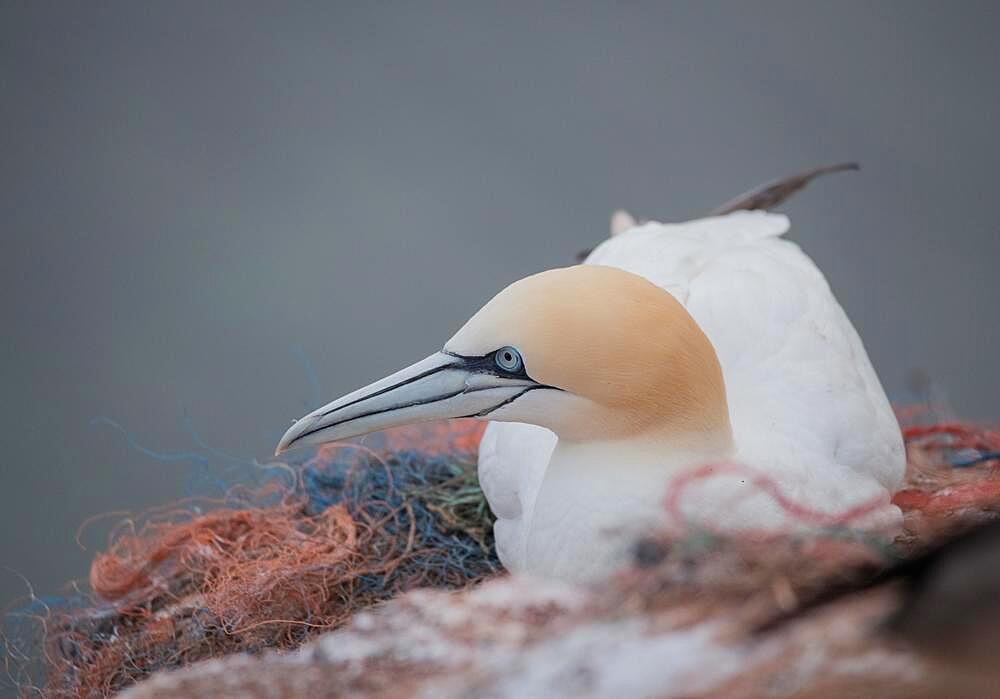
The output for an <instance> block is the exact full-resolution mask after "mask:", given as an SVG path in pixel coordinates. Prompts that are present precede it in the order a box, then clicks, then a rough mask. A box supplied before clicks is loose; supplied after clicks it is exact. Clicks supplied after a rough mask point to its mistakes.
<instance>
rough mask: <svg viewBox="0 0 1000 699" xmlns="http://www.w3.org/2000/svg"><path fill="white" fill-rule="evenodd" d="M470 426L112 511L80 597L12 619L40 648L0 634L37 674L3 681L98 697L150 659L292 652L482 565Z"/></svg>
mask: <svg viewBox="0 0 1000 699" xmlns="http://www.w3.org/2000/svg"><path fill="white" fill-rule="evenodd" d="M480 434H481V427H480V426H479V425H477V424H475V423H472V424H467V423H461V422H458V423H455V424H452V425H448V426H442V427H440V428H437V429H434V428H427V429H409V430H405V431H397V432H396V433H394V434H390V435H386V436H383V438H382V440H381V444H380V445H376V446H371V445H367V446H364V447H362V446H360V445H341V446H334V445H331V446H328V447H324V448H321V449H320V450H318V451H317V452H314V453H311V454H308V455H307V456H308V458H306V459H304V460H303V461H302V462H300V463H291V464H288V465H287V468H283V469H281V470H280V471H279V474H278V476H277V477H275V478H273V479H272V480H270V481H268V482H265V483H264V484H263V485H262V486H261V487H259V488H253V489H247V488H234V489H233V490H231V491H230V492H229V493H228V495H227V497H226V498H225V499H224V500H222V501H218V502H212V501H201V500H193V501H188V502H185V503H182V504H181V505H178V506H175V507H173V508H171V509H168V510H161V511H154V512H151V513H147V514H146V515H145V516H144V517H143V518H142V519H141V521H139V522H136V521H132V520H129V521H127V522H124V523H123V524H122V525H120V526H119V527H118V528H117V529H116V530H115V531H114V532H113V533H112V536H111V540H110V543H109V546H108V548H107V549H106V550H104V551H103V552H101V553H99V554H98V555H97V556H96V557H95V558H94V561H93V564H92V566H91V571H90V581H89V582H90V590H91V593H90V594H89V595H87V596H86V597H85V598H82V599H78V600H76V601H75V603H73V604H70V605H69V606H64V607H62V608H59V607H51V606H46V608H44V609H35V610H34V613H30V614H28V615H24V614H22V615H20V617H21V620H22V621H24V620H25V619H29V620H33V621H34V622H35V623H36V624H37V627H38V630H40V631H41V634H40V637H38V636H36V642H37V643H38V644H40V647H36V648H30V647H25V641H24V639H14V638H8V643H7V645H8V665H11V664H14V665H16V664H17V661H18V660H19V659H20V660H24V661H28V660H29V659H30V658H31V657H32V656H33V657H34V659H35V660H40V662H41V664H42V666H43V667H42V668H41V671H42V672H41V674H42V675H43V676H44V683H42V684H41V686H35V684H33V683H32V679H31V677H30V675H32V674H34V675H36V676H37V675H38V674H39V672H38V668H37V667H36V668H32V667H30V665H31V663H26V664H22V665H21V666H20V667H18V668H16V669H14V670H13V672H15V673H16V675H15V677H14V679H15V680H16V681H17V682H18V683H19V684H20V686H21V688H22V690H23V691H24V693H28V692H29V691H32V690H34V691H37V692H39V693H40V694H43V695H45V696H107V695H110V694H113V693H115V692H116V691H118V690H120V689H122V688H124V687H126V686H129V685H130V684H133V683H134V682H136V681H138V680H140V679H142V678H144V677H146V676H147V675H149V674H150V673H152V672H155V671H158V670H162V669H165V668H172V667H180V666H183V665H187V664H189V663H191V662H194V661H197V660H202V659H205V658H214V657H220V656H223V655H228V654H230V653H235V652H249V653H257V652H260V651H262V650H265V649H288V648H294V647H297V646H298V645H300V644H301V643H302V642H303V641H305V640H306V639H308V638H310V637H311V636H313V635H316V634H317V633H319V632H321V631H324V630H329V629H332V628H335V627H337V626H339V625H341V624H342V623H343V622H345V621H346V620H347V619H349V618H350V617H351V616H352V615H353V614H354V613H355V612H356V611H358V610H360V609H365V608H368V607H371V606H372V605H374V604H377V603H379V602H381V601H384V600H387V599H390V598H392V597H394V596H395V595H397V594H399V593H401V592H404V591H406V590H410V589H413V588H417V587H435V588H445V589H449V588H460V587H464V586H467V585H470V584H472V583H475V582H477V581H479V580H482V579H484V578H486V577H488V576H491V575H493V574H495V573H497V572H498V571H499V570H500V566H499V561H498V560H497V558H496V554H495V551H494V547H493V539H492V519H491V516H490V512H489V509H488V506H487V504H486V501H485V498H484V497H483V495H482V492H481V491H480V489H479V487H478V484H477V481H476V470H475V463H476V462H475V454H476V452H475V448H476V445H477V444H478V439H479V436H480ZM404 445H405V446H404ZM206 506H207V507H211V508H212V509H209V510H208V511H205V509H206ZM36 606H37V605H36Z"/></svg>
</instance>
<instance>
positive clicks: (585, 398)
mask: <svg viewBox="0 0 1000 699" xmlns="http://www.w3.org/2000/svg"><path fill="white" fill-rule="evenodd" d="M454 417H475V418H479V419H484V420H501V421H506V422H526V423H530V424H535V425H540V426H542V427H547V428H549V429H551V430H552V431H554V432H555V433H556V434H557V435H559V437H560V439H564V440H569V441H578V442H585V441H594V440H601V441H611V440H616V439H624V438H631V437H636V436H640V435H646V434H648V435H651V436H665V437H667V438H669V437H672V436H674V437H678V438H680V437H686V436H691V435H713V436H714V435H716V434H723V433H725V434H728V432H729V415H728V408H727V405H726V399H725V388H724V384H723V379H722V371H721V369H720V367H719V362H718V359H717V357H716V354H715V350H714V349H713V347H712V345H711V343H710V342H709V340H708V338H707V337H705V335H704V333H703V332H702V331H701V329H700V328H699V327H698V325H697V324H696V323H695V321H694V319H693V318H691V316H690V315H689V314H688V313H687V311H686V310H685V309H684V307H683V306H682V305H681V304H680V303H678V302H677V301H676V300H675V299H674V298H673V297H672V296H671V295H670V294H668V293H667V292H666V291H663V290H662V289H660V288H659V287H657V286H655V285H654V284H652V283H650V282H649V281H647V280H645V279H643V278H642V277H639V276H637V275H634V274H631V273H629V272H625V271H622V270H619V269H615V268H612V267H601V266H596V265H583V266H576V267H567V268H565V269H555V270H551V271H548V272H542V273H540V274H535V275H533V276H530V277H527V278H525V279H522V280H520V281H518V282H515V283H514V284H511V285H510V286H508V287H507V288H506V289H504V290H503V291H501V292H500V293H499V294H497V295H496V296H495V297H493V298H492V299H491V300H490V301H489V302H488V303H487V304H486V305H485V306H483V308H482V309H480V310H479V311H478V312H477V313H476V314H475V315H473V316H472V318H470V319H469V321H468V322H467V323H466V324H465V325H464V326H463V327H462V328H461V329H460V330H459V331H458V332H457V333H456V334H455V335H454V337H452V338H451V339H450V340H448V342H447V343H445V346H444V348H443V349H442V350H441V351H440V352H435V353H434V354H432V355H431V356H429V357H427V358H426V359H423V360H422V361H419V362H417V363H416V364H413V365H411V366H409V367H407V368H406V369H403V370H401V371H398V372H396V373H395V374H392V375H391V376H388V377H386V378H384V379H381V380H380V381H376V382H375V383H373V384H371V385H369V386H366V387H365V388H362V389H359V390H357V391H354V392H353V393H350V394H348V395H346V396H343V397H342V398H338V399H337V400H335V401H333V402H332V403H329V404H328V405H325V406H323V407H322V408H320V409H318V410H316V411H314V412H312V413H310V414H309V415H307V416H305V417H304V418H302V419H301V420H299V421H297V422H296V423H295V424H294V425H292V427H291V428H290V429H289V430H288V432H287V433H285V436H284V437H283V438H282V439H281V442H280V443H279V445H278V452H279V453H280V452H282V451H285V450H287V449H290V448H293V447H297V446H304V445H308V444H320V443H324V442H331V441H335V440H339V439H345V438H348V437H354V436H358V435H362V434H366V433H369V432H374V431H377V430H382V429H385V428H388V427H393V426H397V425H403V424H409V423H415V422H422V421H427V420H440V419H445V418H454Z"/></svg>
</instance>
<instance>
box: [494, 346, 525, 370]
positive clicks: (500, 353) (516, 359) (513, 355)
mask: <svg viewBox="0 0 1000 699" xmlns="http://www.w3.org/2000/svg"><path fill="white" fill-rule="evenodd" d="M493 361H494V362H495V363H496V365H497V366H498V367H499V368H500V369H503V370H504V371H507V372H510V373H511V374H516V373H517V372H519V371H521V368H522V367H523V366H524V362H523V361H522V360H521V353H520V352H518V351H517V350H516V349H514V348H513V347H501V348H500V349H498V350H497V351H496V353H495V354H494V355H493Z"/></svg>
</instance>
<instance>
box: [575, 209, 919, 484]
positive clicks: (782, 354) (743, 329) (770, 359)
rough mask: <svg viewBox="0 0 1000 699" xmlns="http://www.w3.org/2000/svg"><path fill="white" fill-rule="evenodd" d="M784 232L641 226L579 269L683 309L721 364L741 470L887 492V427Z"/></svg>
mask: <svg viewBox="0 0 1000 699" xmlns="http://www.w3.org/2000/svg"><path fill="white" fill-rule="evenodd" d="M787 230H788V219H787V218H786V217H785V216H782V215H777V214H769V213H765V212H760V211H740V212H736V213H732V214H729V215H726V216H719V217H713V218H707V219H700V220H697V221H691V222H687V223H681V224H660V223H647V224H644V225H642V226H639V227H637V228H634V229H632V230H630V231H628V232H626V233H623V234H621V235H618V236H615V237H614V238H613V239H611V240H608V241H605V242H604V243H602V244H601V245H600V246H598V248H597V249H596V250H595V251H594V252H593V253H592V254H591V255H590V257H589V258H588V259H587V263H588V264H605V265H610V266H613V267H619V268H621V269H625V270H627V271H630V272H633V273H636V274H640V275H642V276H644V277H646V278H647V279H649V280H650V281H652V282H653V283H655V284H657V285H658V286H660V287H662V288H664V289H666V290H667V291H669V292H670V293H671V294H672V295H673V296H674V297H675V298H677V299H678V300H679V301H680V302H681V303H682V304H684V306H685V307H686V308H687V310H688V312H689V313H691V315H692V317H693V318H694V319H695V321H697V323H698V324H699V325H700V326H701V328H702V330H703V331H704V332H705V334H706V335H707V336H708V338H709V340H711V342H712V344H713V345H714V347H715V349H716V352H717V354H718V356H719V361H720V363H721V365H722V370H723V376H724V378H725V381H726V391H727V398H728V401H729V407H730V416H731V418H732V425H733V431H734V438H735V441H736V444H737V448H738V451H739V458H740V459H741V460H743V461H745V462H746V463H748V464H749V465H753V466H759V467H761V468H764V469H766V470H767V471H769V472H772V473H775V474H776V475H779V474H780V475H781V477H782V480H783V481H784V482H785V483H788V484H789V485H790V486H791V485H792V484H793V483H794V482H795V479H796V478H797V477H804V478H807V479H809V482H804V483H802V486H801V487H802V492H803V493H809V492H812V493H815V492H817V484H818V481H817V479H818V480H819V481H820V482H822V483H823V484H824V486H825V482H826V480H830V481H831V483H833V486H836V487H838V488H839V489H840V490H842V491H844V495H845V497H853V496H855V495H857V494H858V493H860V492H861V491H865V490H871V489H872V488H874V489H875V491H877V490H878V488H880V487H882V488H886V489H888V490H889V491H892V490H894V489H895V488H897V487H898V486H899V484H900V482H901V480H902V476H903V470H904V467H905V460H904V455H903V445H902V438H901V436H900V431H899V426H898V424H897V422H896V418H895V415H894V414H893V412H892V409H891V407H890V405H889V402H888V400H887V398H886V396H885V393H884V391H883V390H882V386H881V384H880V383H879V380H878V377H877V376H876V374H875V371H874V369H873V368H872V365H871V362H870V361H869V359H868V355H867V353H866V352H865V349H864V346H863V345H862V343H861V339H860V338H859V337H858V334H857V332H856V331H855V330H854V327H853V326H852V325H851V322H850V320H848V318H847V316H846V314H845V313H844V311H843V309H842V308H841V307H840V304H839V303H838V302H837V300H836V299H835V298H834V296H833V294H832V292H831V291H830V288H829V285H828V284H827V282H826V279H825V278H824V277H823V274H822V273H821V272H820V271H819V269H818V268H817V267H816V265H815V264H813V262H812V260H810V259H809V258H808V257H807V256H806V255H805V254H804V253H803V252H802V251H801V250H800V249H799V247H798V246H797V245H795V244H794V243H791V242H788V241H786V240H782V239H781V235H782V234H783V233H785V231H787ZM806 464H809V466H806ZM855 481H856V482H855ZM866 482H867V483H868V485H869V486H870V487H866V485H865V483H866ZM837 483H840V485H839V486H837ZM792 487H793V488H794V486H792ZM821 489H822V488H821Z"/></svg>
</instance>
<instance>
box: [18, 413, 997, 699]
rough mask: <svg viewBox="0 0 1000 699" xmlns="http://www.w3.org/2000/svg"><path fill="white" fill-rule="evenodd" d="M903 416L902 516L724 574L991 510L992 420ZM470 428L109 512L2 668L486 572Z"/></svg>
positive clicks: (77, 662) (885, 556) (823, 557)
mask: <svg viewBox="0 0 1000 699" xmlns="http://www.w3.org/2000/svg"><path fill="white" fill-rule="evenodd" d="M902 417H903V419H904V421H906V422H907V423H909V424H910V426H909V427H907V428H906V429H905V430H904V436H905V437H906V441H907V453H908V464H909V465H908V473H907V482H906V484H905V486H904V489H903V490H902V491H900V493H899V494H897V496H896V498H895V502H896V503H897V504H898V505H899V506H900V507H901V508H902V509H903V510H904V514H905V529H906V533H905V534H904V535H903V536H902V537H900V538H899V539H897V540H896V541H895V542H876V543H875V544H872V542H870V541H862V542H860V545H859V541H858V540H857V539H851V538H850V536H849V532H848V531H847V530H846V529H845V528H844V527H837V526H833V525H829V523H828V526H825V527H820V528H818V529H817V530H816V531H815V533H814V534H813V535H810V536H808V537H805V538H802V537H801V536H800V537H798V538H797V539H796V540H795V541H794V542H791V541H789V542H786V543H788V546H785V545H784V544H782V543H781V541H778V542H777V543H776V542H775V541H770V542H764V543H763V544H762V545H761V546H760V547H758V548H759V549H760V551H759V552H758V554H755V555H754V556H749V554H748V553H747V551H748V550H749V549H747V546H749V544H748V543H747V542H735V543H738V544H739V546H738V547H737V550H738V553H739V556H738V558H739V560H740V561H744V559H747V558H748V556H749V558H751V559H753V560H752V561H750V563H747V564H746V565H750V564H752V565H751V567H750V568H747V569H746V570H745V571H744V572H743V573H741V575H740V576H737V577H739V578H740V579H741V583H745V584H748V581H749V580H750V579H751V578H753V577H754V576H753V575H751V574H750V572H749V571H750V570H764V571H769V570H771V569H772V568H773V567H774V565H778V564H780V565H785V564H786V563H787V561H788V560H790V559H791V560H797V561H800V562H801V564H800V565H797V568H798V569H800V570H798V571H797V572H796V575H799V574H801V575H805V576H806V578H808V580H812V582H810V583H809V584H808V585H805V586H804V587H802V589H798V588H797V592H796V595H798V596H800V597H804V598H808V597H810V596H812V595H813V594H815V595H817V596H822V595H823V594H824V593H825V591H826V590H827V588H829V587H830V580H831V576H830V575H829V571H830V570H831V569H832V570H838V569H840V570H846V569H848V568H850V569H851V570H855V571H862V572H864V571H877V570H878V569H879V568H880V567H883V566H886V565H888V564H890V563H891V562H892V561H894V560H899V558H901V557H905V556H907V555H909V554H911V553H914V552H919V551H920V550H921V549H923V548H925V547H926V546H928V545H930V544H931V543H933V542H934V541H935V540H937V539H939V538H940V537H942V536H944V535H946V534H947V533H953V532H954V531H956V530H958V529H961V528H964V527H968V526H971V525H972V524H974V523H977V522H980V521H982V520H983V519H988V518H993V517H995V516H996V513H997V512H998V511H1000V472H998V471H997V466H998V465H1000V460H998V458H1000V453H998V452H1000V431H996V430H989V429H984V428H980V427H976V426H972V425H965V424H959V423H933V422H931V421H929V420H927V419H926V416H921V415H918V414H913V413H906V414H904V415H903V416H902ZM480 436H481V426H480V425H478V424H477V423H468V422H464V421H455V422H452V423H446V424H442V425H440V426H438V427H431V428H406V429H404V430H399V431H396V432H392V433H388V434H385V435H382V436H381V437H380V438H379V439H380V440H381V441H378V440H369V441H368V442H366V446H364V447H361V446H359V445H346V446H345V445H331V446H327V447H323V448H321V449H319V450H318V451H316V452H314V453H308V454H306V455H305V456H304V457H301V459H302V460H301V461H300V462H297V463H290V464H287V468H284V467H283V470H282V473H284V474H285V475H284V477H279V478H274V479H272V480H270V481H268V482H265V483H264V484H263V485H262V486H261V487H258V488H252V489H250V488H240V489H234V490H232V491H230V493H229V495H228V497H227V498H226V499H225V500H224V501H222V502H214V503H209V504H211V505H212V508H211V509H208V510H205V509H204V506H205V504H206V503H204V502H194V501H192V502H187V503H183V507H175V508H172V509H170V510H161V511H155V512H152V513H148V514H147V515H146V516H145V517H144V518H143V519H142V520H141V521H139V522H133V521H131V520H130V521H128V522H126V523H124V524H123V525H122V526H121V527H119V528H118V529H117V530H116V531H115V532H114V533H113V534H112V537H111V540H110V543H109V545H108V547H107V548H106V550H104V551H103V552H101V553H99V554H98V555H97V556H96V557H95V559H94V561H93V565H92V569H91V575H90V592H89V593H88V594H87V595H86V596H84V597H82V598H80V599H77V600H74V601H73V602H72V603H68V604H65V605H63V606H61V607H54V606H51V605H42V607H41V608H39V605H38V603H36V605H35V606H33V607H31V608H29V611H28V612H27V613H21V614H20V615H18V618H19V619H20V620H21V621H25V620H28V621H31V622H34V624H35V629H34V630H35V634H34V636H32V637H31V639H33V640H28V641H26V640H25V638H26V636H25V634H24V633H22V634H20V635H19V636H18V635H13V636H12V635H9V634H8V638H7V658H8V667H9V668H10V672H11V674H12V676H13V678H14V680H15V681H16V682H17V683H18V684H19V685H20V687H21V688H22V690H23V691H24V693H25V694H27V693H30V692H32V691H37V692H38V693H40V694H43V695H45V696H105V695H109V694H112V693H114V692H116V691H117V690H119V689H122V688H124V687H127V686H129V685H131V684H133V683H135V682H137V681H139V680H141V679H143V678H144V677H146V676H148V675H150V674H152V673H154V672H157V671H160V670H163V669H168V668H175V667H179V666H183V665H187V664H190V663H192V662H194V661H197V660H202V659H206V658H216V657H220V656H224V655H228V654H232V653H236V652H247V653H258V652H260V651H263V650H265V649H279V650H284V649H292V648H295V647H298V646H299V645H301V644H302V643H303V642H304V641H306V640H308V639H309V638H311V637H313V636H315V635H317V634H319V633H321V632H323V631H327V630H330V629H333V628H336V627H338V626H341V625H342V624H343V623H344V622H346V621H347V620H348V619H349V618H351V617H352V616H353V615H354V614H355V612H357V611H359V610H362V609H366V608H368V607H371V606H372V605H375V604H377V603H379V602H382V601H385V600H388V599H390V598H392V597H395V596H397V595H398V594H400V593H402V592H404V591H407V590H410V589H413V588H417V587H434V588H444V589H457V588H463V587H467V586H469V585H472V584H474V583H476V582H478V581H480V580H483V579H485V578H487V577H490V576H492V575H495V574H497V573H498V572H499V570H500V568H499V564H498V561H497V559H496V557H495V552H494V549H493V541H492V522H491V519H490V514H489V510H488V508H487V505H486V502H485V500H484V498H483V496H482V493H481V492H480V490H479V487H478V483H477V481H476V473H475V462H476V448H477V445H478V440H479V437H480ZM765 485H766V484H765ZM668 504H669V494H668V497H667V498H666V500H665V506H667V505H668ZM720 545H722V548H721V549H720ZM789 547H796V548H795V549H794V551H793V550H792V549H791V548H789ZM726 550H727V549H726V547H725V545H724V542H723V543H722V544H720V542H719V540H718V538H716V539H715V540H713V541H712V542H711V544H710V545H706V544H704V542H702V543H699V539H698V537H697V536H691V537H689V538H688V539H687V540H686V541H684V542H683V546H682V547H681V548H678V547H677V546H675V543H672V542H669V541H667V540H666V539H664V538H663V537H659V538H657V537H656V536H655V535H651V537H650V539H649V540H648V541H647V542H645V543H644V544H642V545H641V546H640V547H639V549H638V550H637V558H636V562H637V564H638V566H639V568H642V567H643V566H646V567H649V566H659V565H660V561H662V560H664V558H663V556H664V555H667V554H665V553H664V551H668V552H669V556H670V558H669V559H668V560H672V561H677V560H681V561H682V562H683V564H684V566H686V567H685V568H684V569H685V570H686V571H688V572H687V573H685V575H688V576H690V568H689V567H688V566H689V565H690V564H689V563H688V562H687V561H688V559H690V560H692V561H698V564H697V565H699V566H701V568H700V569H704V570H708V571H711V570H713V569H714V568H713V567H712V566H713V565H716V566H721V565H723V564H724V563H725V562H726V561H727V560H728V558H727V557H726V556H725V555H723V553H724V552H725V551H726ZM720 551H721V552H723V553H720ZM678 552H681V553H683V555H682V556H680V557H679V558H678ZM806 553H809V555H805V554H806ZM786 554H789V555H786ZM791 554H794V555H791ZM706 557H709V558H713V559H714V560H715V561H716V563H715V564H713V563H712V561H707V562H706V561H705V560H701V559H705V558H706ZM775 557H776V558H775ZM772 558H774V560H777V561H779V563H778V564H774V565H772V564H771V563H773V561H771V559H772ZM769 561H771V563H769ZM782 561H784V563H781V562H782ZM811 561H819V562H820V563H822V562H824V561H825V562H826V563H825V564H823V565H820V564H819V563H817V564H815V565H814V564H813V563H811ZM838 562H839V563H838ZM840 563H842V564H845V565H839V564H840ZM848 563H849V564H850V565H846V564H848ZM706 565H707V566H708V567H707V568H706V567H705V566H706ZM741 565H742V564H741ZM754 566H756V567H754ZM807 569H808V570H807ZM727 570H728V568H727ZM810 571H812V572H810ZM865 574H867V573H865ZM727 575H728V574H727ZM769 575H770V573H769ZM729 577H731V576H729ZM771 577H773V576H771ZM835 577H836V576H834V578H835ZM639 579H640V580H645V578H641V577H640V578H639ZM650 579H652V578H650ZM643 584H646V583H643ZM744 587H745V585H744ZM811 588H815V590H814V591H813V592H811V593H808V594H806V593H805V590H806V589H811ZM680 591H681V588H678V592H677V594H680ZM744 592H745V591H744ZM740 594H743V592H741V593H740ZM668 598H671V599H672V597H671V596H670V595H668V596H667V597H664V598H663V599H668ZM661 601H662V600H661ZM39 665H40V666H41V667H39ZM33 677H34V678H38V677H43V678H44V681H42V682H39V681H38V680H37V679H35V680H34V682H33V680H32V678H33ZM39 685H40V686H39Z"/></svg>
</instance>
